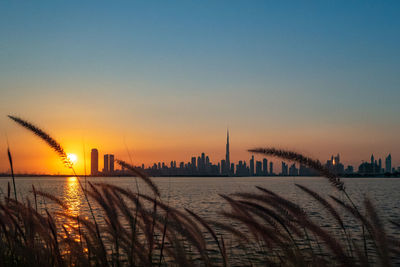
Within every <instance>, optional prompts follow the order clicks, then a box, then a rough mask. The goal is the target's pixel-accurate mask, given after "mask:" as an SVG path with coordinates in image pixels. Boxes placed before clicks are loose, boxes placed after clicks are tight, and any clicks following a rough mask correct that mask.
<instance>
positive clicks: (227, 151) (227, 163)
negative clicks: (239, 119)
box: [225, 129, 231, 175]
mask: <svg viewBox="0 0 400 267" xmlns="http://www.w3.org/2000/svg"><path fill="white" fill-rule="evenodd" d="M225 152H226V153H225V164H226V171H227V172H228V175H229V174H230V166H231V161H230V159H229V129H228V130H226V151H225Z"/></svg>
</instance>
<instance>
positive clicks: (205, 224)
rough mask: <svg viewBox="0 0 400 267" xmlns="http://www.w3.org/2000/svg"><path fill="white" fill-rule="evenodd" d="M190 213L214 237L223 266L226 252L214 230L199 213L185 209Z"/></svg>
mask: <svg viewBox="0 0 400 267" xmlns="http://www.w3.org/2000/svg"><path fill="white" fill-rule="evenodd" d="M185 210H186V211H187V212H188V213H189V214H190V215H192V217H194V218H195V219H196V220H197V221H198V222H200V224H201V225H203V226H204V228H206V229H207V231H208V232H209V233H210V234H211V236H212V237H213V238H214V241H215V242H216V243H217V246H218V249H219V251H220V253H221V256H222V261H223V264H224V266H226V265H227V263H226V253H225V250H224V249H223V247H222V246H221V244H220V242H219V240H218V237H217V234H216V233H215V231H214V230H213V229H212V228H211V227H210V225H209V224H208V223H207V222H206V220H204V219H203V218H201V217H200V216H199V215H197V214H196V213H194V212H193V211H191V210H189V209H185Z"/></svg>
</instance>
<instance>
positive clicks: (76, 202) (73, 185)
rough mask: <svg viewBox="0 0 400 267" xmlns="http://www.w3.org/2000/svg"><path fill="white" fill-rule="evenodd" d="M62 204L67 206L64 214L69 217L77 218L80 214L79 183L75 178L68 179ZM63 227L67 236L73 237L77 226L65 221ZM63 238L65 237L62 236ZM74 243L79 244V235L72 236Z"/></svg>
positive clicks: (73, 221) (74, 222) (69, 220)
mask: <svg viewBox="0 0 400 267" xmlns="http://www.w3.org/2000/svg"><path fill="white" fill-rule="evenodd" d="M64 203H65V204H66V206H67V209H66V210H65V211H64V213H65V214H66V215H68V216H71V217H77V216H78V215H79V212H80V205H81V192H80V188H79V181H78V178H77V177H68V178H67V182H66V186H65V189H64ZM63 226H64V227H65V229H66V230H67V232H68V234H72V235H74V229H75V230H76V229H77V227H78V224H77V222H76V221H75V220H73V219H67V220H66V221H65V222H64V223H63ZM75 232H76V231H75ZM64 236H65V238H66V237H67V235H66V234H65V235H64ZM74 239H75V241H77V242H79V241H80V237H79V235H74Z"/></svg>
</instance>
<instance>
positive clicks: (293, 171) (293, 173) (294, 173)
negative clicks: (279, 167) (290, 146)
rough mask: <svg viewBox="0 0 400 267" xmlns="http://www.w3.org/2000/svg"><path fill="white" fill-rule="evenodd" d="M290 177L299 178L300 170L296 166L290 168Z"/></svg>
mask: <svg viewBox="0 0 400 267" xmlns="http://www.w3.org/2000/svg"><path fill="white" fill-rule="evenodd" d="M289 175H290V176H297V175H299V170H298V169H297V168H296V164H294V163H293V164H292V165H291V166H290V168H289Z"/></svg>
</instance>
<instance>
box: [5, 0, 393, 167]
mask: <svg viewBox="0 0 400 267" xmlns="http://www.w3.org/2000/svg"><path fill="white" fill-rule="evenodd" d="M399 11H400V3H399V2H398V1H307V4H305V3H304V2H300V1H141V2H138V1H114V2H111V1H84V2H83V3H82V1H40V2H38V1H2V2H1V3H0V36H1V37H0V93H1V98H0V113H1V114H2V115H1V116H2V118H0V125H1V127H2V128H4V129H0V130H2V131H8V132H11V134H12V133H14V132H15V131H17V130H16V129H14V128H10V127H12V126H10V125H9V124H10V123H9V122H8V121H7V120H6V118H5V115H6V114H9V113H14V114H18V115H20V116H23V117H25V118H27V119H30V120H32V121H38V122H39V123H43V125H46V126H47V127H48V128H49V129H56V130H55V131H56V133H57V134H59V135H61V136H62V135H63V134H65V135H68V131H72V130H70V129H71V128H73V129H77V130H79V129H82V128H84V130H82V131H84V132H85V133H84V135H85V136H86V137H87V138H89V139H96V138H95V137H93V136H92V135H91V134H90V132H91V131H95V132H97V131H104V128H103V127H104V124H106V125H109V127H107V129H106V130H108V131H109V135H110V136H111V135H113V134H114V135H115V136H116V137H121V136H128V139H129V136H131V135H132V134H133V133H135V134H136V137H135V140H136V139H140V138H143V137H144V136H148V135H149V133H151V136H152V137H154V138H155V139H157V140H161V141H160V144H161V143H164V144H165V143H169V144H171V143H174V142H176V145H175V146H172V147H175V148H176V150H177V151H187V153H188V155H189V154H191V153H197V150H199V149H203V148H204V150H206V151H207V150H210V151H211V152H210V153H211V154H212V153H214V155H215V157H216V158H218V157H219V156H220V155H221V156H222V155H223V144H221V149H220V148H218V149H216V148H215V145H216V144H217V143H218V142H219V141H220V140H223V139H224V137H223V136H224V132H225V129H226V127H227V126H229V127H230V128H231V129H232V134H233V137H234V136H235V133H236V140H235V141H236V144H237V153H238V157H239V155H240V157H242V156H243V155H245V154H243V153H245V152H240V151H244V150H245V148H247V146H257V145H264V144H265V145H285V146H287V147H288V148H292V147H293V148H295V149H301V150H303V149H304V148H307V149H306V150H307V152H310V153H311V154H313V155H315V156H318V157H322V158H323V157H326V156H328V155H329V153H337V152H342V151H343V153H345V154H346V153H347V158H348V160H349V161H350V162H352V161H353V162H354V163H356V162H357V161H356V159H359V158H361V157H365V158H366V157H367V156H369V155H368V154H367V153H370V152H374V153H376V154H382V155H385V154H387V153H388V152H392V153H396V152H394V151H395V150H399V149H400V142H399V141H398V138H397V136H398V132H399V130H400V126H399V119H398V114H399V111H400V108H399V105H398V100H399V98H400V90H399V89H400V88H399V85H400V52H399V49H398V47H399V43H400V42H399V41H400V34H399V29H400V17H399V16H398V14H399ZM71 118H73V119H71ZM60 121H63V123H64V127H65V128H63V127H62V126H60V127H58V125H59V122H60ZM132 122H134V123H135V126H132V125H130V124H131V123H132ZM138 128H139V129H138ZM157 134H159V135H162V137H157ZM217 134H218V135H221V136H220V137H218V138H214V137H213V136H215V135H217ZM9 135H10V133H9ZM188 136H193V138H194V139H195V141H196V142H199V147H194V148H193V147H192V144H193V142H194V141H193V140H192V141H191V140H190V138H188ZM233 137H232V138H233ZM182 138H184V139H185V140H186V141H187V143H185V142H183V141H182V142H179V140H181V139H182ZM310 139H311V140H316V144H314V143H313V142H310ZM177 140H178V141H177ZM209 140H213V141H211V142H210V141H209ZM98 142H100V138H99V140H98ZM328 142H332V143H330V144H327V143H328ZM155 143H157V142H155ZM94 145H95V144H94ZM112 145H115V144H114V143H113V144H112ZM132 146H135V147H138V150H139V151H142V150H145V148H140V149H139V147H140V145H139V144H138V141H132ZM110 149H111V144H110ZM116 149H117V148H116ZM163 149H165V145H155V147H154V151H158V153H159V152H160V151H163ZM172 149H173V148H170V150H171V151H172ZM213 149H214V150H213ZM219 150H221V151H219ZM139 151H138V154H139V155H140V152H139ZM168 151H169V150H168ZM369 151H370V152H369ZM199 152H200V151H199ZM154 153H156V152H154ZM171 153H172V152H167V153H166V155H170V154H171ZM212 155H213V154H212ZM246 157H247V156H246ZM398 157H400V154H398ZM345 158H346V157H345ZM168 159H169V158H168V156H165V160H168Z"/></svg>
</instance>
